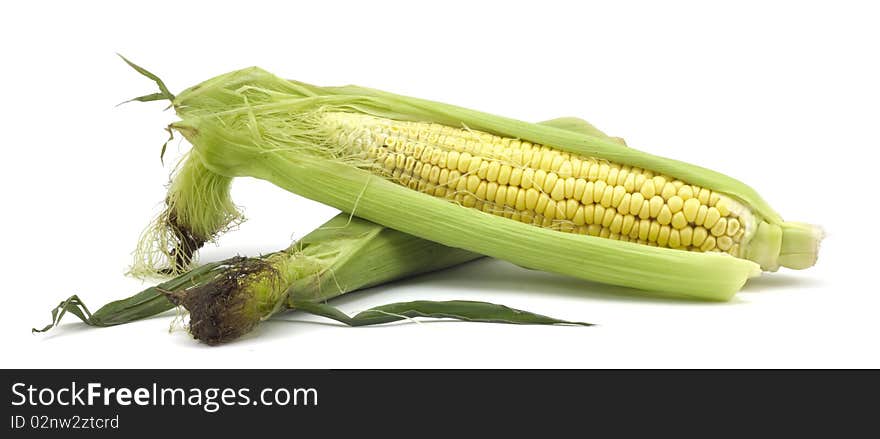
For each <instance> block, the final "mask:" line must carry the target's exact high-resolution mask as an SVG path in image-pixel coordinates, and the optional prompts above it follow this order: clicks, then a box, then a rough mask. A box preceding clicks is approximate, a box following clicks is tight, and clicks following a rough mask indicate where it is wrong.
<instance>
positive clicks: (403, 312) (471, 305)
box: [293, 300, 592, 326]
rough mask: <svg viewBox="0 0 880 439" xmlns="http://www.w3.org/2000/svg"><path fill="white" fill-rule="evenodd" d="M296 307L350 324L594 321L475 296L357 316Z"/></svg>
mask: <svg viewBox="0 0 880 439" xmlns="http://www.w3.org/2000/svg"><path fill="white" fill-rule="evenodd" d="M293 307H294V309H295V310H297V311H302V312H305V313H309V314H313V315H317V316H321V317H326V318H328V319H332V320H336V321H337V322H340V323H344V324H346V325H348V326H369V325H380V324H383V323H390V322H396V321H399V320H403V319H412V318H417V317H427V318H433V319H455V320H463V321H469V322H485V323H507V324H517V325H577V326H592V324H591V323H584V322H572V321H568V320H560V319H556V318H553V317H547V316H544V315H541V314H535V313H532V312H528V311H522V310H519V309H515V308H510V307H507V306H504V305H498V304H495V303H489V302H478V301H472V300H448V301H431V300H417V301H413V302H398V303H391V304H388V305H382V306H377V307H374V308H370V309H368V310H366V311H361V312H359V313H358V314H356V315H355V316H354V317H349V316H348V315H347V314H345V313H344V312H342V311H340V310H339V309H338V308H335V307H333V306H330V305H328V304H325V303H318V302H294V303H293Z"/></svg>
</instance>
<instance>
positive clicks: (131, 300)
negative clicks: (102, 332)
mask: <svg viewBox="0 0 880 439" xmlns="http://www.w3.org/2000/svg"><path fill="white" fill-rule="evenodd" d="M230 261H232V260H231V259H228V260H226V261H221V262H212V263H210V264H205V265H203V266H201V267H198V268H196V269H194V270H192V271H189V272H187V273H185V274H183V275H180V276H178V277H176V278H174V279H171V280H169V281H166V282H163V283H161V284H159V285H156V286H152V287H149V288H147V289H145V290H143V291H141V292H139V293H137V294H135V295H133V296H131V297H128V298H125V299H121V300H116V301H113V302H110V303H108V304H106V305H104V306H102V307H101V309H99V310H97V311H95V313H94V314H93V313H91V312H89V309H88V307H86V304H85V303H83V301H82V300H81V299H80V298H79V297H78V296H76V295H73V296H70V297H69V298H67V300H64V301H62V302H61V303H59V304H58V306H56V307H55V308H54V309H53V310H52V322H51V323H49V324H48V325H46V326H44V327H43V328H42V329H37V328H33V329H31V332H46V331H48V330H50V329H52V328H54V327H56V326H58V324H59V323H61V319H62V317H64V315H65V314H66V313H71V314H73V315H75V316H77V317H79V319H80V320H82V321H83V323H85V324H87V325H89V326H96V327H106V326H114V325H121V324H124V323H131V322H134V321H136V320H142V319H145V318H147V317H152V316H154V315H156V314H159V313H162V312H165V311H168V310H169V309H172V308H174V306H175V305H174V304H173V303H171V301H169V300H168V298H167V297H166V294H165V293H167V292H169V291H177V290H180V289H183V288H187V287H190V286H193V285H197V284H199V283H201V282H204V281H206V280H208V279H211V278H213V277H214V276H216V274H217V272H218V270H222V269H224V268H225V267H226V265H228V264H229V263H230Z"/></svg>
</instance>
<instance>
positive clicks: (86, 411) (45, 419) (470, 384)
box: [3, 370, 880, 439]
mask: <svg viewBox="0 0 880 439" xmlns="http://www.w3.org/2000/svg"><path fill="white" fill-rule="evenodd" d="M3 376H4V380H3V384H4V386H5V388H6V390H5V392H6V395H7V398H6V399H7V402H6V404H5V405H4V407H5V416H4V418H3V419H4V422H6V427H5V430H6V431H7V432H8V433H11V434H12V436H7V435H4V437H23V436H30V435H35V434H36V435H39V436H63V437H67V436H69V435H70V434H74V435H77V434H83V435H88V436H90V437H94V436H108V437H118V436H122V435H128V434H137V435H138V436H140V435H145V434H173V435H174V436H179V435H184V434H187V435H189V434H211V435H220V436H219V437H224V438H226V437H234V436H236V435H248V439H250V436H254V435H261V434H266V435H268V434H274V433H273V432H287V433H289V434H292V435H299V434H322V435H323V436H324V437H330V438H333V437H339V436H340V435H342V434H358V435H366V436H374V435H375V436H389V435H390V436H398V435H406V436H415V435H419V434H420V433H419V432H420V431H430V432H435V433H443V434H445V435H462V434H458V433H456V432H466V433H467V434H463V435H464V436H466V437H470V436H473V435H475V434H490V435H493V434H499V433H502V432H514V433H519V434H524V433H526V432H533V433H535V434H539V436H541V437H543V436H545V435H547V434H549V432H551V431H552V432H560V431H567V432H572V433H580V434H590V433H596V432H614V433H619V434H623V435H626V434H635V433H637V432H648V433H653V434H659V433H679V434H680V433H687V432H691V433H697V432H701V431H702V432H703V433H705V437H714V436H716V434H714V433H712V431H710V430H704V429H714V430H717V431H718V432H719V433H720V432H725V433H730V432H732V431H742V432H753V433H760V435H761V436H765V435H767V434H770V433H774V432H775V433H779V434H790V433H792V432H794V431H799V430H803V431H808V432H810V433H811V434H821V433H823V432H824V433H827V434H829V435H833V436H835V437H837V436H841V435H845V434H844V433H845V432H852V433H854V434H855V433H858V434H859V435H862V434H864V433H868V432H869V431H873V430H877V426H876V425H877V424H876V421H874V420H873V419H874V418H875V417H876V414H877V413H878V412H880V411H878V404H877V399H878V395H880V385H878V383H880V380H878V376H880V373H878V372H876V371H847V372H818V371H816V372H813V371H570V370H565V371H560V370H545V371H498V370H476V371H474V370H418V371H415V370H329V371H327V370H315V371H303V370H5V371H3ZM758 428H760V430H758ZM865 429H867V430H865ZM541 433H543V434H541ZM490 437H491V436H490Z"/></svg>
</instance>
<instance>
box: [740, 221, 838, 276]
mask: <svg viewBox="0 0 880 439" xmlns="http://www.w3.org/2000/svg"><path fill="white" fill-rule="evenodd" d="M824 236H825V233H824V232H823V231H822V228H821V227H819V226H814V225H812V224H805V223H798V222H788V221H783V222H782V223H780V224H770V223H768V222H766V221H761V223H759V224H758V225H757V229H756V231H755V234H754V236H753V237H752V239H751V240H750V241H749V243H748V254H747V258H748V259H750V260H752V261H754V262H757V263H758V264H760V265H761V269H763V270H764V271H776V270H778V269H779V267H786V268H791V269H794V270H803V269H805V268H810V267H812V266H813V265H815V264H816V259H817V258H818V257H819V243H820V242H821V241H822V238H823V237H824Z"/></svg>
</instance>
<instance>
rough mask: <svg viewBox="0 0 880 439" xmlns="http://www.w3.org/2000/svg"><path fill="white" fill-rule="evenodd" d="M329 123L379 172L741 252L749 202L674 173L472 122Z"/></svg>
mask: <svg viewBox="0 0 880 439" xmlns="http://www.w3.org/2000/svg"><path fill="white" fill-rule="evenodd" d="M323 124H324V126H322V129H323V130H326V132H327V133H328V136H329V137H330V138H331V139H332V141H333V142H335V143H337V144H339V145H341V146H343V147H345V148H346V149H348V150H350V151H351V152H352V154H354V155H355V156H356V157H362V158H364V159H365V160H366V161H367V162H368V163H370V164H371V165H372V167H371V169H372V170H373V172H375V173H376V174H378V175H382V176H383V177H385V178H387V179H389V180H391V181H394V182H396V183H398V184H400V185H402V186H406V187H408V188H410V189H413V190H416V191H419V192H422V193H425V194H428V195H432V196H436V197H441V198H445V199H448V200H450V201H454V202H455V203H457V204H460V205H462V206H464V207H468V208H474V209H477V210H481V211H483V212H486V213H490V214H493V215H498V216H503V217H505V218H510V219H513V220H516V221H520V222H523V223H526V224H532V225H536V226H539V227H545V228H550V229H553V230H559V231H562V232H569V233H579V234H582V235H587V234H588V235H591V236H598V237H602V238H609V239H614V240H620V241H627V242H636V243H639V244H642V245H652V246H659V247H667V248H673V249H681V250H689V251H698V252H706V251H715V252H726V253H728V254H731V255H733V256H737V257H741V256H743V255H742V246H741V244H742V243H743V238H744V237H745V236H746V232H747V231H748V230H753V229H754V228H755V227H756V224H755V218H754V216H753V215H752V214H751V212H749V210H748V209H747V208H745V207H744V206H743V205H742V204H740V203H738V202H736V201H734V200H733V199H731V198H730V197H728V196H725V195H722V194H719V193H718V192H715V191H712V190H710V189H706V188H702V187H699V186H696V185H691V184H687V183H685V182H683V181H681V180H676V179H674V178H672V177H670V176H668V175H663V174H658V175H655V174H654V173H653V172H652V171H650V170H644V169H641V168H638V167H632V166H628V165H622V164H620V163H615V162H611V161H608V160H604V159H601V158H596V157H587V156H583V155H578V154H570V153H567V152H565V151H560V150H558V149H554V148H551V147H548V146H544V145H538V144H532V143H530V142H528V141H521V140H518V139H512V138H502V137H500V136H496V135H491V134H488V133H483V132H479V131H474V130H466V129H461V128H452V127H449V126H444V125H439V124H432V123H425V122H401V121H394V120H390V119H383V118H378V117H375V116H370V115H364V114H355V113H344V112H335V113H327V114H326V115H325V116H324V120H323Z"/></svg>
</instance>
